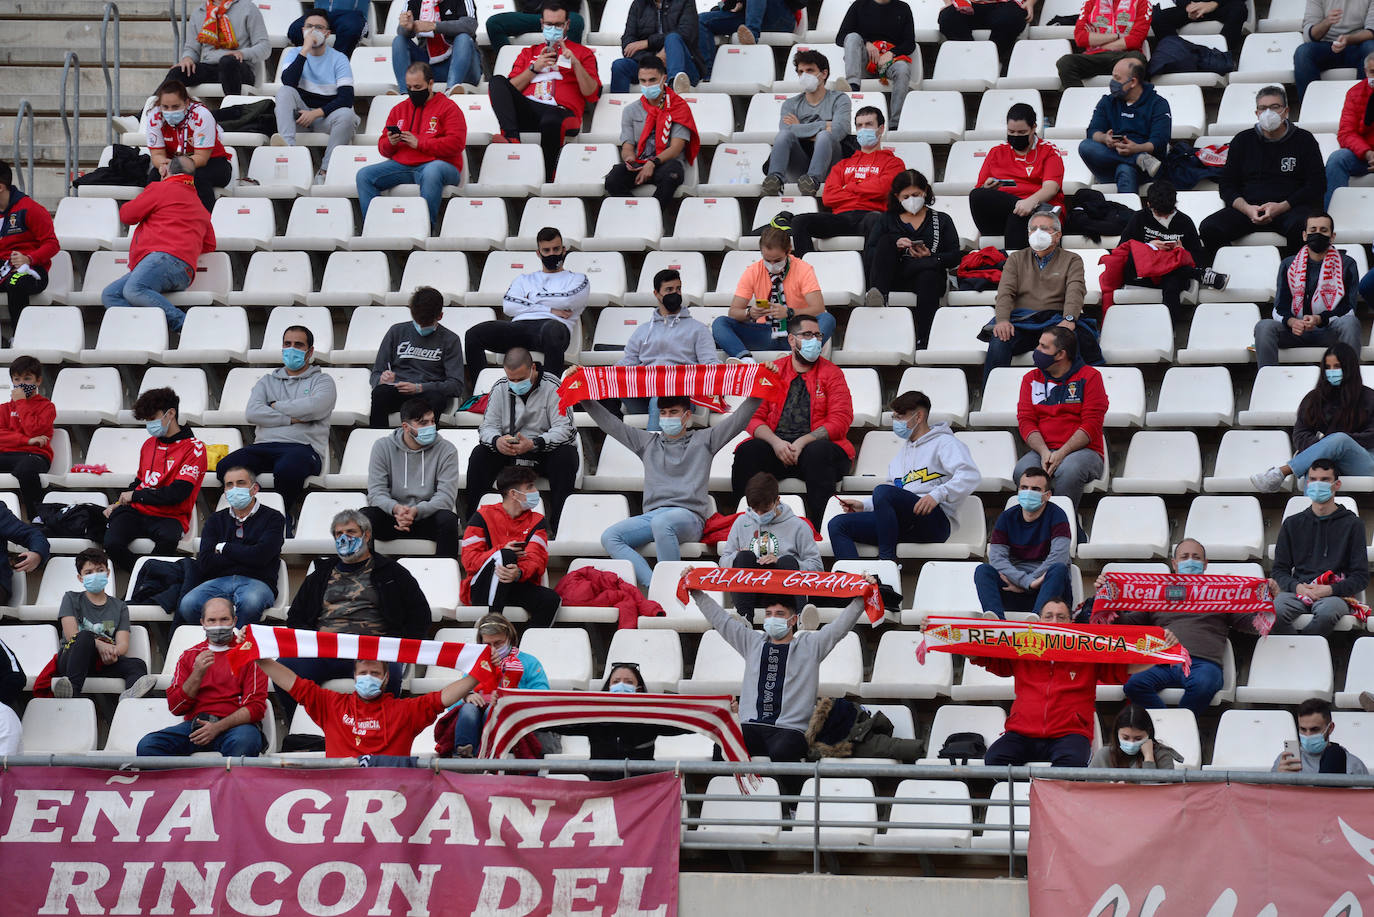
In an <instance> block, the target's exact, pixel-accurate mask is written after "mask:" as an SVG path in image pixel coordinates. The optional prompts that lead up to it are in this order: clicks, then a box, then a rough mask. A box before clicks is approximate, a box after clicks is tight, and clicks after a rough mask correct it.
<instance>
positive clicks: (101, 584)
mask: <svg viewBox="0 0 1374 917" xmlns="http://www.w3.org/2000/svg"><path fill="white" fill-rule="evenodd" d="M109 583H110V574H108V573H87V574H86V575H85V576H83V577H81V586H82V587H83V588H84V589H85V590H86V591H87V592H104V591H105V587H106V586H108V585H109Z"/></svg>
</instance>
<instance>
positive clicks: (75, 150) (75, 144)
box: [58, 51, 81, 194]
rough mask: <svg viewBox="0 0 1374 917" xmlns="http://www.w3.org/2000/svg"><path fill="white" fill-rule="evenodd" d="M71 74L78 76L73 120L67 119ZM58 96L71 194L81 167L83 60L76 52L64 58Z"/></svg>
mask: <svg viewBox="0 0 1374 917" xmlns="http://www.w3.org/2000/svg"><path fill="white" fill-rule="evenodd" d="M69 73H75V74H76V80H75V83H76V89H75V92H74V94H73V98H72V116H71V120H68V118H67V75H68V74H69ZM58 95H59V96H60V99H61V101H60V103H59V104H60V106H61V107H60V109H59V111H60V112H61V114H62V133H63V134H64V135H65V137H66V140H67V149H66V152H65V154H64V165H65V167H66V170H67V190H66V192H65V193H67V194H70V193H71V190H72V182H73V181H74V180H75V179H76V172H77V169H78V168H80V165H81V59H80V58H79V57H77V56H76V52H75V51H68V52H67V54H66V56H65V57H63V58H62V84H61V86H60V87H59V89H58ZM73 122H75V125H76V131H75V134H76V137H75V139H73V137H72V133H73V131H72V124H73Z"/></svg>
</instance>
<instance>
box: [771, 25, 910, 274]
mask: <svg viewBox="0 0 1374 917" xmlns="http://www.w3.org/2000/svg"><path fill="white" fill-rule="evenodd" d="M858 2H861V3H876V2H877V0H858ZM883 2H884V3H888V4H891V0H883ZM893 5H895V6H901V7H905V6H906V4H904V3H896V4H893ZM854 128H855V131H854V137H855V140H856V141H857V142H858V144H859V148H858V150H856V151H855V152H853V153H851V154H850V155H848V156H846V157H845V158H843V159H841V160H840V161H839V162H837V163H835V165H833V166H832V167H831V168H830V174H829V175H827V176H826V178H825V191H824V192H823V193H822V194H821V204H822V205H824V206H825V207H828V208H830V212H829V213H825V212H820V213H798V214H794V215H793V217H792V225H791V232H792V249H793V251H794V252H796V255H797V257H798V258H805V257H806V256H807V255H808V254H810V253H811V251H812V250H813V249H814V248H815V247H816V246H815V243H814V241H813V237H814V238H819V239H832V238H834V237H835V236H867V235H868V234H869V232H870V230H872V228H873V227H874V226H875V225H877V223H878V221H879V220H880V219H881V217H882V212H883V208H884V207H885V206H887V202H888V196H889V193H890V192H891V190H892V180H893V179H894V178H896V177H897V176H898V175H899V174H901V171H902V169H904V168H905V167H906V166H905V164H904V163H903V162H902V161H901V160H900V159H898V158H897V154H896V153H894V152H892V150H890V149H883V146H882V141H883V113H882V112H881V111H879V110H878V109H877V108H874V107H873V106H872V105H865V106H864V107H863V108H861V109H859V111H858V113H857V114H856V115H854Z"/></svg>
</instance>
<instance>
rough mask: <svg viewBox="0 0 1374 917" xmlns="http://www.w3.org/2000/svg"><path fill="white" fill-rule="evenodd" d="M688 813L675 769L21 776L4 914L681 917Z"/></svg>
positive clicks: (3, 879)
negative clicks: (603, 777) (578, 778)
mask: <svg viewBox="0 0 1374 917" xmlns="http://www.w3.org/2000/svg"><path fill="white" fill-rule="evenodd" d="M678 819H679V787H678V780H677V778H675V777H674V776H673V775H672V774H654V775H650V776H644V777H634V778H631V779H628V780H620V781H615V782H611V783H587V782H571V781H566V780H546V779H541V778H535V777H488V776H483V775H475V774H455V773H447V772H439V773H435V772H433V771H427V770H420V769H414V770H412V769H402V768H386V769H380V768H379V769H376V770H364V769H357V770H316V771H309V772H306V771H294V772H293V771H274V770H270V769H267V768H261V767H241V768H234V769H232V770H229V771H226V770H223V769H214V768H195V769H181V770H173V771H145V772H142V773H130V772H119V773H116V772H114V771H101V770H94V769H84V768H38V767H21V768H10V769H9V770H7V771H6V772H4V773H3V774H0V889H3V890H4V891H3V896H4V904H3V906H0V912H3V913H5V914H30V915H32V914H186V915H189V914H215V915H225V917H228V915H235V917H255V915H274V914H281V915H287V914H290V915H312V917H313V915H334V917H363V915H367V914H398V915H399V914H434V915H439V914H463V915H472V917H478V915H485V917H527V915H547V914H572V913H586V914H593V913H603V914H607V915H609V914H617V915H622V917H673V915H675V914H677V900H678V838H679V821H678Z"/></svg>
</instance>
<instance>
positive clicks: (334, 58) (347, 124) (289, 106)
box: [272, 10, 358, 185]
mask: <svg viewBox="0 0 1374 917" xmlns="http://www.w3.org/2000/svg"><path fill="white" fill-rule="evenodd" d="M305 24H306V27H307V28H306V29H305V43H304V44H302V45H301V46H300V48H287V49H286V50H285V51H284V52H282V57H283V60H284V62H285V63H284V66H283V67H282V73H281V88H280V89H278V90H277V99H276V114H277V133H276V135H275V136H274V137H273V138H272V142H273V143H274V144H275V143H280V144H281V145H283V146H295V145H296V133H297V129H298V128H299V129H300V130H304V131H306V132H307V133H311V134H317V133H326V134H328V135H329V142H328V143H327V144H326V145H325V148H324V156H323V158H321V159H320V171H319V174H318V175H316V176H315V184H317V185H318V184H322V183H323V182H324V174H325V171H326V170H327V169H328V168H329V160H330V157H332V156H333V155H334V150H335V148H337V147H339V146H347V145H348V144H350V143H352V142H353V134H354V132H355V131H356V130H357V129H358V116H357V114H355V113H354V111H353V102H354V90H353V67H352V65H350V64H349V62H348V58H346V57H344V56H343V55H342V54H340V53H339V51H338V49H337V48H331V47H329V46H327V45H326V44H325V41H326V40H327V39H328V38H329V17H328V16H326V15H325V14H324V13H322V12H320V11H319V10H314V11H312V12H311V13H310V14H309V15H307V16H306V17H305Z"/></svg>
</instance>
